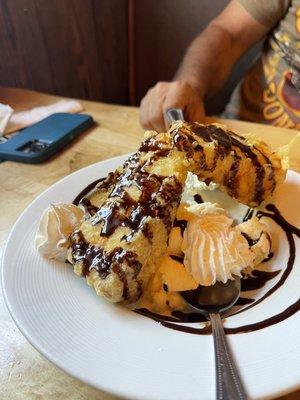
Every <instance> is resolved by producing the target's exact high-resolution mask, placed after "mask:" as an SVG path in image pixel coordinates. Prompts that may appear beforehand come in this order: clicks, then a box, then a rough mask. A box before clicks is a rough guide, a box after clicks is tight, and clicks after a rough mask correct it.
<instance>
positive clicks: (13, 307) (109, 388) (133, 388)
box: [2, 154, 300, 400]
mask: <svg viewBox="0 0 300 400" xmlns="http://www.w3.org/2000/svg"><path fill="white" fill-rule="evenodd" d="M127 157H128V154H126V155H121V156H117V157H114V158H110V159H107V160H103V161H100V162H97V163H95V164H92V165H89V166H86V167H84V168H82V169H80V170H78V171H75V172H73V173H72V174H70V175H68V176H66V177H64V178H62V179H61V180H59V181H58V182H56V183H55V184H53V185H52V186H50V187H49V188H47V189H46V190H45V191H44V192H42V193H41V194H40V195H39V196H37V197H36V198H35V199H34V200H33V201H32V203H30V204H29V205H28V206H27V207H26V209H25V210H24V211H23V213H22V214H21V215H20V216H19V218H18V219H17V221H16V222H15V224H14V226H13V228H12V230H11V232H10V234H9V236H8V239H7V241H6V245H5V248H4V252H3V257H2V288H3V295H4V300H5V303H6V305H7V307H8V310H9V312H10V314H11V316H12V318H13V320H14V322H15V323H16V325H17V326H18V328H19V330H20V331H21V332H22V334H23V335H24V336H25V337H26V339H27V340H28V341H29V342H30V343H31V344H32V345H33V347H34V348H35V349H36V350H38V351H39V352H40V353H41V354H42V355H43V356H45V357H46V358H47V359H48V360H49V361H51V362H52V363H54V364H55V365H56V366H58V367H59V368H60V369H62V370H64V371H65V372H67V373H68V374H69V375H71V376H73V377H75V378H77V379H79V380H81V381H83V382H85V383H87V384H89V385H91V386H93V387H96V388H98V389H101V390H104V391H105V392H107V393H110V394H113V395H116V396H120V397H122V398H128V399H132V400H133V399H139V400H141V399H143V400H150V399H157V398H160V397H159V396H160V394H161V392H160V391H159V387H160V385H158V382H156V383H157V386H154V388H153V392H151V393H150V392H149V390H145V392H141V386H140V385H139V384H138V383H137V382H136V381H135V380H134V379H133V380H132V382H129V385H126V386H125V385H124V382H123V383H121V384H119V385H118V384H117V383H116V382H113V381H109V382H105V381H104V380H103V379H101V376H100V377H99V379H96V378H95V377H94V376H92V377H90V376H89V374H88V370H87V368H86V367H85V366H84V365H82V367H83V368H85V370H83V371H81V370H80V368H79V366H77V367H76V368H73V366H72V365H71V364H70V363H69V362H68V359H67V358H63V357H60V354H59V351H57V349H56V350H55V343H52V345H51V343H49V342H48V343H44V342H42V341H41V340H39V337H37V334H36V332H35V328H37V327H36V326H35V324H37V321H34V320H32V321H31V322H32V323H31V322H30V323H28V321H29V320H28V321H27V322H24V320H23V318H22V316H21V315H20V312H21V309H20V308H18V307H17V304H18V301H22V300H20V299H18V300H16V297H17V296H16V295H14V294H13V291H12V287H14V286H13V285H14V282H13V280H12V275H11V274H10V273H9V268H17V267H16V266H15V267H14V266H13V263H12V262H10V260H9V259H8V257H9V254H10V253H11V249H12V246H14V244H15V240H16V237H17V233H18V231H19V232H20V230H21V229H23V230H24V226H23V225H22V224H23V223H24V221H25V220H26V218H27V219H28V217H29V216H30V215H31V214H32V215H34V216H35V208H37V206H38V205H39V204H41V203H45V202H46V201H47V199H48V198H49V196H50V197H51V193H53V191H54V190H56V189H58V188H61V189H62V190H63V187H64V186H65V185H66V183H68V182H71V181H74V182H75V180H76V179H75V178H77V177H80V176H81V177H84V179H85V181H84V183H83V184H82V187H84V185H86V184H88V183H89V182H91V181H92V179H91V180H89V176H92V175H93V176H95V177H96V176H97V177H101V175H105V174H106V173H104V174H101V168H102V169H107V170H109V169H110V170H112V169H114V168H115V167H116V166H117V165H120V164H121V163H122V162H123V161H124V160H125V159H126V158H127ZM99 167H100V168H99ZM99 169H100V171H99ZM289 176H292V177H293V176H294V177H295V179H296V180H297V183H298V184H300V174H298V173H297V172H294V171H291V172H289ZM95 179H96V178H95ZM79 191H80V189H78V190H77V192H79ZM64 196H65V194H63V195H62V197H64ZM74 197H75V196H74ZM61 201H66V200H64V199H62V200H61ZM68 201H72V198H70V199H69V200H68ZM40 208H41V207H40ZM35 217H36V216H35ZM18 250H19V251H21V250H22V248H21V247H20V248H18ZM18 250H17V252H18ZM28 257H29V256H28ZM32 257H35V255H33V256H32ZM67 279H69V275H68V276H67ZM76 279H78V278H77V277H76ZM37 282H38V281H37ZM25 284H30V281H25ZM84 284H85V282H84ZM14 288H15V287H14ZM27 301H28V302H29V303H28V304H29V305H30V296H29V297H28V300H27ZM42 306H43V304H42V305H41V306H39V305H38V306H37V313H38V312H39V307H42ZM109 306H110V305H108V306H107V304H105V303H103V302H101V307H102V308H103V309H105V311H106V310H107V309H108V307H109ZM112 310H113V309H112ZM114 313H115V311H114ZM116 314H117V316H118V315H119V314H118V313H117V312H116ZM128 315H129V314H128ZM297 315H298V314H295V315H294V316H293V317H291V318H290V319H288V320H286V321H284V322H283V325H285V324H288V325H289V324H291V326H292V327H293V325H294V328H295V326H298V329H299V328H300V321H299V318H298V320H297ZM51 318H55V316H54V315H52V317H51ZM138 318H139V319H138V321H140V324H141V328H142V329H145V328H148V327H149V329H150V330H151V329H152V326H155V325H154V322H153V321H151V320H148V319H146V318H144V317H142V316H139V317H138ZM141 318H142V319H143V320H141ZM129 319H130V320H131V319H132V318H131V317H130V318H129ZM291 321H292V322H291ZM112 324H113V322H112ZM124 324H125V325H126V321H125V320H124ZM144 325H145V326H144ZM283 325H282V324H277V325H275V326H272V327H269V328H265V329H264V332H263V335H264V336H266V331H268V330H269V329H271V333H270V334H272V335H273V337H274V335H275V339H276V340H277V339H278V338H279V341H280V328H281V327H282V326H283ZM129 328H130V329H131V327H129ZM126 329H127V327H126V326H125V330H126ZM130 329H128V332H129V331H130ZM159 329H160V328H159ZM162 329H165V330H166V331H167V332H170V331H169V330H167V328H163V327H162ZM146 334H147V332H146V331H145V335H146ZM251 334H252V333H251ZM155 335H156V333H155ZM182 335H186V334H182V333H180V332H176V333H175V332H173V331H171V332H170V333H169V336H170V340H171V341H174V343H176V341H178V343H179V344H180V345H184V344H185V343H189V342H191V343H193V344H196V343H197V341H198V343H199V346H201V343H202V344H206V345H207V346H206V347H207V348H206V349H205V351H204V353H205V357H204V358H207V359H209V360H210V361H209V362H210V364H211V365H210V366H209V368H208V369H209V371H208V372H209V374H210V375H211V374H212V373H213V371H214V365H213V348H212V346H211V345H212V338H211V337H209V336H208V337H201V338H200V337H196V338H195V337H194V336H197V335H188V334H187V336H188V337H189V338H190V340H188V341H187V340H186V339H187V338H186V337H185V336H182ZM243 335H249V333H248V334H237V335H234V336H235V338H236V339H235V338H230V339H229V341H230V342H232V343H233V344H234V342H235V341H237V342H239V344H238V346H241V343H243ZM257 335H259V333H257V332H253V338H254V341H255V340H256V339H257ZM158 336H159V335H158ZM191 336H192V337H193V339H192V338H191ZM180 342H181V343H180ZM172 344H173V343H172ZM253 345H254V344H253ZM47 346H48V347H47ZM147 346H150V344H147ZM191 346H192V344H191ZM234 347H235V345H234ZM156 350H157V349H156ZM202 350H203V349H202ZM124 352H125V353H124V354H127V355H128V354H129V355H130V352H128V353H126V349H124ZM159 352H161V355H158V357H156V358H157V359H160V358H161V359H163V357H166V356H165V355H164V351H163V348H162V350H160V349H159ZM192 353H193V352H191V354H192ZM195 353H197V351H195ZM201 354H202V353H201ZM133 355H134V356H137V354H135V353H134V352H133ZM298 355H299V356H300V348H299V353H298ZM268 356H269V355H268ZM104 357H107V359H106V358H105V360H106V361H110V362H113V361H114V360H108V359H109V357H110V355H109V354H108V355H107V354H106V353H105V354H104ZM195 357H197V355H196V354H195ZM137 358H138V357H137ZM267 358H268V357H267ZM299 358H300V357H299ZM275 361H276V359H275ZM150 364H151V362H150ZM121 365H123V364H122V363H121ZM138 367H139V365H138V364H134V363H133V364H132V365H131V366H130V368H131V369H132V372H133V373H134V371H135V369H136V368H138ZM291 367H292V366H291ZM299 367H300V365H299ZM116 368H118V367H116ZM269 369H270V373H269V372H268V371H266V373H269V375H270V376H268V379H269V380H270V379H271V380H272V378H271V374H272V372H271V370H272V364H271V365H269ZM119 372H120V370H119ZM200 372H201V371H199V373H200ZM99 375H101V374H99ZM282 375H283V374H282ZM284 375H285V374H284ZM147 378H149V376H148V377H147V376H145V382H147ZM191 378H192V379H191ZM182 379H183V382H184V381H185V384H187V382H193V379H194V377H189V378H185V377H183V378H182ZM150 381H151V379H150ZM160 383H161V385H163V384H164V383H163V382H160ZM181 384H182V383H180V382H179V383H178V385H181ZM193 384H195V385H196V384H197V383H196V382H194V383H193ZM146 385H148V383H146ZM174 385H175V386H176V383H174ZM213 385H214V376H211V382H210V383H208V384H207V385H206V388H204V387H203V389H205V391H206V394H205V393H202V395H206V396H212V397H211V398H213V394H212V391H211V387H212V386H213ZM271 386H272V385H269V389H268V390H266V389H265V388H264V389H262V390H261V391H257V392H255V395H254V397H251V398H259V399H268V398H272V397H274V396H281V395H284V394H286V393H288V392H290V391H293V390H297V389H299V387H300V385H299V379H298V380H297V374H296V373H295V374H294V377H293V378H292V379H290V380H288V379H284V377H279V376H277V377H276V387H275V386H274V385H273V387H274V390H272V388H271ZM169 389H170V397H168V395H166V393H167V392H168V391H165V390H163V391H162V393H163V394H162V395H163V396H164V397H163V398H164V399H166V400H168V399H171V398H172V399H175V398H178V399H179V398H182V395H180V394H178V396H179V397H176V392H174V388H169ZM175 389H176V387H175ZM174 393H175V394H174ZM179 393H180V391H179ZM205 398H208V397H205ZM189 399H192V398H189Z"/></svg>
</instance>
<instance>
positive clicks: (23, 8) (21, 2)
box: [0, 0, 257, 113]
mask: <svg viewBox="0 0 300 400" xmlns="http://www.w3.org/2000/svg"><path fill="white" fill-rule="evenodd" d="M227 3H228V0H218V1H211V0H0V58H1V59H0V85H2V86H14V87H25V88H29V89H34V90H39V91H44V92H48V93H54V94H59V95H64V96H70V97H77V98H84V99H91V100H99V101H105V102H111V103H121V104H139V101H140V99H141V98H142V97H143V95H144V94H145V93H146V91H147V90H148V89H149V88H150V87H151V86H152V85H153V84H155V83H156V82H157V81H158V80H170V79H172V77H173V75H174V73H175V71H176V69H177V67H178V65H179V63H180V60H181V58H182V56H183V55H184V51H185V49H186V48H187V46H188V44H189V43H190V42H191V40H192V39H193V38H194V37H195V36H196V35H197V33H199V32H200V31H201V30H202V29H203V28H204V27H205V26H206V25H207V23H208V22H209V21H210V20H211V19H212V18H213V17H214V16H215V15H217V14H218V13H219V12H220V11H221V10H222V9H223V8H224V6H225V5H226V4H227ZM256 53H257V49H254V51H252V53H250V55H248V56H247V57H246V59H244V60H242V61H241V63H240V64H239V65H238V67H237V68H236V70H235V71H234V74H233V75H232V76H231V78H230V79H229V82H228V83H227V85H226V86H225V88H224V89H223V90H222V91H221V92H220V93H219V94H218V96H216V97H215V98H214V99H212V100H211V101H210V103H209V104H208V109H209V111H210V112H211V113H216V112H219V111H221V110H222V108H223V106H224V104H225V102H226V101H227V99H228V97H229V95H230V93H231V91H232V89H233V87H234V86H235V84H236V83H237V81H238V80H239V79H240V78H241V76H242V75H243V73H244V72H245V69H246V68H247V67H248V66H249V63H250V62H251V61H252V60H253V58H254V57H255V55H256Z"/></svg>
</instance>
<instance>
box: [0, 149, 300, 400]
mask: <svg viewBox="0 0 300 400" xmlns="http://www.w3.org/2000/svg"><path fill="white" fill-rule="evenodd" d="M125 158H126V156H122V157H117V158H113V159H109V160H106V161H103V162H99V163H97V164H93V165H91V166H89V167H86V168H84V169H82V170H80V171H77V172H75V173H73V174H71V175H69V176H67V177H65V178H64V179H62V180H61V181H59V182H57V183H56V184H55V185H53V186H52V187H50V188H49V189H48V190H46V191H45V192H44V193H43V194H41V195H40V196H39V197H38V198H36V199H35V200H34V201H33V202H32V204H31V205H30V206H29V207H28V208H27V209H26V210H25V211H24V212H23V214H22V215H21V216H20V218H19V219H18V221H17V222H16V224H15V226H14V227H13V229H12V231H11V234H10V236H9V238H8V241H7V244H6V248H5V251H4V255H3V259H2V260H3V269H2V283H3V290H4V297H5V300H6V303H7V306H8V308H9V311H10V313H11V315H12V317H13V319H14V320H15V322H16V324H17V325H18V327H19V329H20V330H21V332H22V333H23V334H24V336H25V337H26V338H27V339H28V340H29V342H30V343H31V344H32V345H33V346H34V347H35V348H36V349H37V350H38V351H39V352H40V353H42V354H43V355H44V356H45V357H46V358H48V359H49V360H50V361H51V362H53V363H54V364H55V365H57V366H58V367H60V368H61V369H63V370H64V371H66V372H67V373H69V374H70V375H72V376H74V377H76V378H78V379H80V380H82V381H83V382H85V383H87V384H90V385H92V386H94V387H96V388H99V389H102V390H104V391H107V392H109V393H112V394H115V395H117V396H120V397H123V398H128V399H131V400H132V399H139V400H142V399H147V400H150V399H166V400H168V399H170V400H171V399H172V400H176V399H178V400H183V399H184V400H195V399H205V400H206V399H214V398H215V388H214V382H215V380H214V373H215V372H214V352H213V340H212V337H211V335H209V334H206V335H205V334H199V333H200V330H199V329H198V328H199V324H198V323H188V324H187V323H185V322H180V324H179V325H177V324H176V322H175V323H174V322H171V323H168V322H166V321H161V322H160V323H159V322H157V321H155V320H153V319H150V318H147V317H146V316H144V315H140V314H137V313H135V312H133V311H130V310H127V309H126V308H124V307H121V306H115V305H112V304H109V303H108V302H106V301H105V300H104V299H101V298H98V297H97V296H96V294H95V292H94V291H93V290H91V288H89V287H88V286H87V285H86V283H85V281H84V279H80V278H78V277H77V276H76V275H75V274H74V273H73V271H72V268H71V267H70V265H68V264H63V263H59V262H55V261H49V260H46V259H43V258H42V257H41V256H40V254H38V253H37V251H36V250H35V249H34V245H33V243H34V235H35V231H36V229H37V226H38V222H39V219H40V217H41V214H42V212H43V211H44V209H45V208H46V207H47V206H48V205H49V203H55V202H66V203H70V202H72V201H73V199H74V198H75V197H76V196H77V195H78V193H79V192H80V191H81V190H82V189H84V188H85V187H86V186H87V185H88V184H90V183H91V182H93V181H95V180H96V179H99V178H100V177H102V176H103V177H104V176H106V175H107V173H108V172H109V171H111V170H114V169H115V168H116V167H117V166H119V165H120V164H121V163H122V162H123V161H124V160H125ZM299 194H300V175H299V174H297V173H295V172H292V171H289V172H288V176H287V180H286V182H285V183H284V185H283V186H282V187H281V188H280V189H279V191H278V194H277V195H276V198H274V199H272V203H274V204H275V205H276V207H277V208H278V209H279V210H280V212H281V214H282V216H283V217H284V218H285V220H287V221H289V222H290V223H292V224H293V225H294V226H299V225H300V214H299V210H298V208H299ZM266 220H268V218H266ZM268 223H270V224H271V225H270V226H271V227H272V238H273V251H274V257H273V258H272V260H270V261H269V262H268V265H267V267H265V268H269V269H270V270H273V271H274V270H280V272H279V273H278V274H277V275H276V277H275V278H274V279H272V280H270V281H268V282H267V284H266V285H265V286H264V287H263V288H261V289H259V290H258V291H256V293H255V298H256V299H262V300H261V301H260V302H259V301H257V304H255V305H254V306H253V307H252V308H249V309H247V310H245V311H243V312H241V313H237V314H236V315H233V316H230V317H228V318H227V319H226V321H225V326H226V327H227V330H228V332H229V335H228V340H229V343H230V346H231V348H232V351H233V354H234V356H235V358H236V360H237V363H238V365H239V369H240V372H241V376H242V379H243V381H244V383H245V386H246V389H247V392H248V394H249V397H250V399H266V398H272V397H276V396H279V395H281V394H284V393H286V392H288V391H292V390H296V389H297V388H298V387H299V383H300V341H299V331H300V318H299V313H298V312H297V311H298V310H299V281H300V268H298V267H299V251H300V246H299V239H298V238H297V237H296V235H295V234H293V233H291V232H290V231H289V230H288V226H287V231H286V232H285V231H284V230H283V229H282V228H281V227H280V226H279V225H277V224H275V223H274V222H273V220H271V219H270V221H269V222H268ZM294 247H295V253H296V254H295V256H294ZM294 257H295V260H294ZM297 264H298V265H297ZM278 282H279V283H278ZM274 287H275V289H274ZM252 294H253V293H251V292H249V296H250V297H251V295H252ZM266 294H268V295H267V296H266ZM174 325H175V329H174ZM249 325H250V328H249ZM176 326H179V327H180V329H181V328H182V327H183V328H184V329H181V330H177V328H176ZM187 326H188V327H189V328H191V329H190V331H191V332H192V333H189V332H188V331H189V329H185V327H187ZM241 327H242V329H241ZM241 331H243V332H244V333H241Z"/></svg>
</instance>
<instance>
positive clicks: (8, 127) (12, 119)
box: [0, 100, 83, 136]
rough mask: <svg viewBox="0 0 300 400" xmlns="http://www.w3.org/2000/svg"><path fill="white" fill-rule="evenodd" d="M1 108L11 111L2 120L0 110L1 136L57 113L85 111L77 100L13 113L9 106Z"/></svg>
mask: <svg viewBox="0 0 300 400" xmlns="http://www.w3.org/2000/svg"><path fill="white" fill-rule="evenodd" d="M0 106H2V107H4V108H5V107H8V108H9V109H10V110H11V112H10V115H9V116H8V112H7V111H6V114H5V113H4V114H5V115H3V117H2V118H1V108H0V136H1V135H3V133H5V134H7V133H11V132H15V131H18V130H20V129H22V128H25V127H26V126H29V125H32V124H34V123H35V122H38V121H41V120H42V119H44V118H46V117H48V116H49V115H51V114H54V113H57V112H68V113H72V114H75V113H78V112H80V111H82V110H83V107H82V105H81V104H80V103H79V102H78V101H76V100H60V101H57V102H56V103H53V104H50V105H48V106H43V107H35V108H32V109H30V110H26V111H21V112H13V113H12V111H13V110H12V109H11V108H10V107H9V106H5V105H2V104H0ZM5 109H6V108H5ZM3 127H4V128H3ZM1 128H2V130H1Z"/></svg>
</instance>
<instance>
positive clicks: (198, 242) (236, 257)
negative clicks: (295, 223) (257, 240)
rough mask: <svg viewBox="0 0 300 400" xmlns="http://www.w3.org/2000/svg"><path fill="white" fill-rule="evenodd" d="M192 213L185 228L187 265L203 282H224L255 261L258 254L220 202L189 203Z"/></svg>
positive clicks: (198, 281)
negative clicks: (255, 253) (234, 224)
mask: <svg viewBox="0 0 300 400" xmlns="http://www.w3.org/2000/svg"><path fill="white" fill-rule="evenodd" d="M187 211H188V212H190V213H192V214H193V218H191V219H189V221H188V223H187V227H186V229H185V231H184V235H183V242H182V246H181V249H182V251H183V253H184V265H185V267H186V269H187V270H188V271H189V272H190V274H191V275H192V276H193V278H194V280H195V281H196V282H197V283H198V284H200V285H203V286H209V285H213V284H214V283H216V281H220V282H224V283H226V281H227V280H228V279H231V278H232V275H241V271H242V270H243V269H244V268H246V267H251V266H253V264H254V259H255V255H254V253H253V252H252V251H251V249H250V247H249V244H248V241H247V240H246V238H245V237H244V236H243V235H242V233H241V231H240V230H239V229H237V227H236V226H233V220H232V219H231V218H229V217H228V215H227V213H226V211H225V210H224V209H222V208H221V207H220V206H219V205H218V204H212V203H203V204H194V205H192V206H190V207H187Z"/></svg>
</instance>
